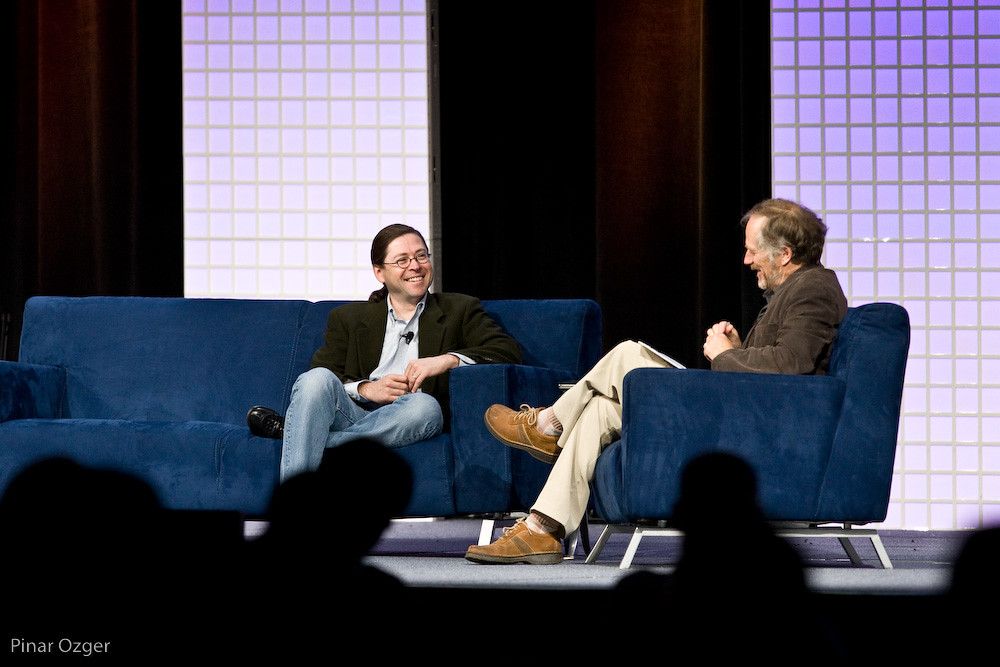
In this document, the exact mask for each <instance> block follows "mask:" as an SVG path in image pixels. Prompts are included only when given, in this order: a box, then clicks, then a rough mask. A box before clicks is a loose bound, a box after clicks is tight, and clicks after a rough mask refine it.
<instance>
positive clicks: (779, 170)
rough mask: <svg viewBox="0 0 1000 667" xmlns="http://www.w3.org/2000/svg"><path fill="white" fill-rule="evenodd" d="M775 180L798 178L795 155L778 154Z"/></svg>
mask: <svg viewBox="0 0 1000 667" xmlns="http://www.w3.org/2000/svg"><path fill="white" fill-rule="evenodd" d="M774 180H776V181H794V180H796V175H795V158H794V157H793V156H777V157H775V158H774Z"/></svg>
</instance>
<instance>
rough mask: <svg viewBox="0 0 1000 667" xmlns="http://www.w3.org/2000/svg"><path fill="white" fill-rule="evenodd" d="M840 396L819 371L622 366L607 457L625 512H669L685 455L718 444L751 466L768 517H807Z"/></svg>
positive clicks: (840, 388) (836, 384)
mask: <svg viewBox="0 0 1000 667" xmlns="http://www.w3.org/2000/svg"><path fill="white" fill-rule="evenodd" d="M844 392H845V385H844V383H843V382H842V381H841V380H839V379H837V378H833V377H829V376H803V375H773V374H756V373H726V372H719V371H704V370H691V369H689V370H676V369H637V370H634V371H632V372H631V373H629V374H628V375H627V376H626V377H625V384H624V390H623V392H622V393H623V412H622V420H623V421H622V439H621V444H620V451H619V452H616V454H615V455H616V456H618V457H620V460H619V463H620V466H621V483H622V484H623V489H622V491H624V493H625V497H626V498H627V511H628V512H629V513H630V514H632V515H633V516H635V517H643V518H669V517H670V515H671V512H672V510H673V505H674V503H675V501H676V498H677V495H678V492H679V490H680V489H679V486H680V485H679V482H680V473H681V470H682V469H683V467H684V465H685V464H686V463H687V461H689V460H690V459H692V458H693V457H695V456H697V455H699V454H701V453H705V452H709V451H720V450H721V451H727V452H730V453H732V454H736V455H737V456H740V457H742V458H743V459H744V460H745V461H747V462H748V463H749V464H750V465H751V466H752V467H753V468H754V471H755V472H756V475H757V485H758V497H759V500H760V503H761V506H762V508H763V509H764V512H765V514H766V515H767V516H768V517H769V518H773V519H786V520H793V519H801V520H808V519H809V518H811V517H812V515H813V514H814V513H815V511H816V505H817V502H818V496H819V493H820V489H821V487H822V483H823V477H824V474H825V472H826V469H827V464H828V461H829V457H830V452H831V449H832V446H833V442H834V436H835V434H836V431H837V425H838V421H839V418H840V414H841V408H842V405H843V401H844ZM653 481H655V483H656V484H655V486H656V488H655V490H654V489H651V488H650V486H651V483H652V482H653ZM792 515H796V516H792Z"/></svg>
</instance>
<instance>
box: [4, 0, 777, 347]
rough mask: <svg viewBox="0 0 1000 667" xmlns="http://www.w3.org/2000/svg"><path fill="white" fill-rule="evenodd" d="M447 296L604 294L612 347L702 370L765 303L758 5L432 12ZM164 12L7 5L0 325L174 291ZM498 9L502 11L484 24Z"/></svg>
mask: <svg viewBox="0 0 1000 667" xmlns="http://www.w3.org/2000/svg"><path fill="white" fill-rule="evenodd" d="M430 9H431V12H432V18H431V20H432V25H433V30H434V33H433V36H432V54H433V55H432V60H431V63H432V68H433V71H432V77H431V79H432V86H433V88H434V90H433V92H432V100H433V101H432V105H434V108H433V109H432V110H431V116H432V118H433V121H432V122H433V123H434V128H433V131H432V136H433V141H434V146H433V151H432V152H433V160H434V164H433V167H434V170H435V175H436V178H435V180H434V188H435V192H434V193H433V196H434V198H435V220H434V221H432V224H433V225H434V226H435V228H436V229H435V231H436V232H437V233H439V234H440V236H441V238H442V243H443V252H442V263H441V265H440V268H441V271H442V283H441V284H440V285H439V286H438V287H439V288H441V289H447V290H451V291H461V292H468V293H471V294H475V295H477V296H480V297H482V298H569V297H589V298H594V299H596V300H597V301H598V302H599V303H600V304H601V306H602V308H603V310H604V326H605V343H606V344H608V345H609V346H610V345H611V344H614V343H616V342H617V341H619V340H622V339H624V338H639V339H642V340H646V341H647V342H649V343H651V344H653V345H655V346H657V347H659V348H661V349H663V350H664V351H666V352H668V353H669V354H671V355H673V356H676V357H677V358H679V359H680V360H681V361H683V362H685V363H687V364H689V365H703V360H702V357H701V343H702V340H703V333H702V332H703V330H704V329H705V327H706V326H707V325H709V324H711V323H712V322H714V321H717V320H719V319H731V320H735V321H737V322H739V323H741V324H742V325H743V327H742V328H743V329H744V330H745V328H746V326H745V325H746V323H748V322H749V321H751V320H752V318H753V316H754V315H755V313H756V311H757V309H758V308H759V306H760V304H761V300H760V295H759V293H758V290H757V289H756V286H755V284H754V282H753V278H752V276H751V275H750V274H749V272H748V271H747V270H746V269H744V268H743V267H742V265H741V258H742V254H743V251H742V245H743V240H742V232H741V230H740V228H739V225H738V221H739V218H740V215H741V214H742V212H743V211H744V210H745V209H746V208H748V207H749V206H750V205H752V204H753V203H755V202H756V201H758V200H760V199H763V198H765V197H767V196H768V195H769V192H770V94H769V76H770V74H769V28H768V25H769V15H768V5H767V3H762V2H741V3H736V2H723V1H714V2H713V1H711V0H674V1H671V2H660V1H658V0H628V2H618V1H614V0H588V1H573V2H570V1H560V2H547V3H536V4H534V5H530V6H527V5H523V4H516V3H515V4H508V5H499V6H498V5H487V4H485V3H476V2H461V1H459V0H431V2H430ZM180 12H181V3H179V2H140V1H139V0H132V1H126V0H123V1H120V2H102V1H100V0H65V1H63V2H58V3H57V2H45V3H36V2H34V1H29V0H19V1H18V2H12V3H4V5H3V8H2V9H0V26H2V27H0V30H2V31H3V33H2V37H3V44H4V47H3V49H4V51H3V52H4V58H3V61H2V62H3V64H2V66H0V76H2V77H3V78H4V82H3V83H4V84H6V89H7V90H11V91H14V94H13V96H9V97H7V98H6V99H7V103H6V104H4V105H3V107H2V111H0V124H2V126H3V130H4V131H3V133H2V136H3V139H2V144H0V162H2V164H3V167H2V169H3V174H2V175H3V178H2V183H3V185H2V188H3V195H2V202H3V203H2V207H3V208H2V210H0V221H2V222H0V224H2V228H0V236H2V243H0V253H2V255H0V261H2V263H3V266H4V268H5V271H4V279H3V289H2V295H0V313H3V314H4V316H5V317H8V318H10V320H11V321H10V331H9V336H8V338H7V341H8V343H7V347H6V350H2V351H0V352H2V353H3V355H4V356H5V357H6V358H8V359H14V358H16V356H17V339H18V336H19V318H20V314H21V311H22V310H23V305H24V301H25V300H26V299H27V298H28V297H30V296H32V295H35V294H65V295H93V294H111V295H140V296H161V295H166V296H180V295H182V294H183V173H182V139H181V45H180ZM498 12H499V13H498Z"/></svg>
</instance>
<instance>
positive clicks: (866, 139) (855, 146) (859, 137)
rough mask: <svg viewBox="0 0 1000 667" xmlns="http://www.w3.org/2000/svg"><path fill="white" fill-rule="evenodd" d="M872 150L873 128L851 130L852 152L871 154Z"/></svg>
mask: <svg viewBox="0 0 1000 667" xmlns="http://www.w3.org/2000/svg"><path fill="white" fill-rule="evenodd" d="M871 150H872V128H871V126H868V127H864V126H862V127H852V128H851V152H853V153H869V152H871Z"/></svg>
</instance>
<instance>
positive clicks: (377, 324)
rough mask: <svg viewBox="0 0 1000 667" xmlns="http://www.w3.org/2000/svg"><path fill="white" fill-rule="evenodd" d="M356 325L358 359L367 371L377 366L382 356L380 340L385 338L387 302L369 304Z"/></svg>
mask: <svg viewBox="0 0 1000 667" xmlns="http://www.w3.org/2000/svg"><path fill="white" fill-rule="evenodd" d="M370 306H371V307H370V308H367V309H366V310H365V314H364V317H363V318H362V320H361V322H360V323H359V325H358V361H359V362H360V367H361V368H367V369H369V370H368V372H369V373H370V372H371V371H373V370H375V368H376V367H378V362H379V360H380V359H381V358H382V341H383V340H385V319H386V317H387V316H388V313H389V306H388V303H387V302H385V301H380V302H377V303H373V304H370Z"/></svg>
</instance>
